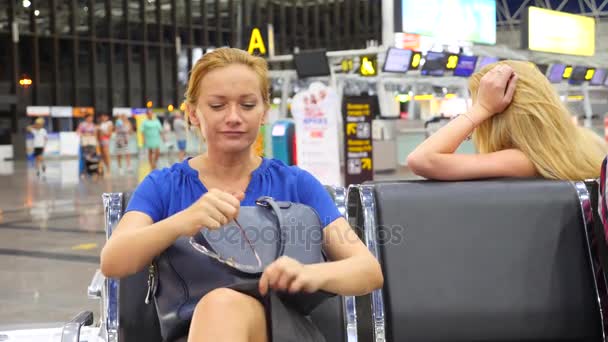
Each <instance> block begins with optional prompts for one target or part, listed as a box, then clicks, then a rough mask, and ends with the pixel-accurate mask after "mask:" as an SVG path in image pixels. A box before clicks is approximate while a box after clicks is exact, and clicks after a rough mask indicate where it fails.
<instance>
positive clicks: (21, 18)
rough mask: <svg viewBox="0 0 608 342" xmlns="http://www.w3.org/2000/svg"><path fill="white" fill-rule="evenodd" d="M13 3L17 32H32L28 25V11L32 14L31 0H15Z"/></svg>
mask: <svg viewBox="0 0 608 342" xmlns="http://www.w3.org/2000/svg"><path fill="white" fill-rule="evenodd" d="M14 1H15V0H14ZM15 5H16V7H15V15H16V17H15V20H16V21H17V24H18V25H19V33H23V32H32V26H31V25H30V13H31V14H33V11H34V8H33V7H34V6H33V3H32V0H16V1H15ZM2 7H4V6H2Z"/></svg>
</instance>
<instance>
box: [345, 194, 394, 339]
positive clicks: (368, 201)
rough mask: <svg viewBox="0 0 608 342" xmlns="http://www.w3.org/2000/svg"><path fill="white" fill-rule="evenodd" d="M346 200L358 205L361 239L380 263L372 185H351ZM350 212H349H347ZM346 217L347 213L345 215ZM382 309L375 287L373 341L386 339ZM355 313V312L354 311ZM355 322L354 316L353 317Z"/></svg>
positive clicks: (379, 296)
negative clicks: (361, 230) (360, 213)
mask: <svg viewBox="0 0 608 342" xmlns="http://www.w3.org/2000/svg"><path fill="white" fill-rule="evenodd" d="M346 197H347V202H348V203H349V206H350V203H351V201H353V202H354V203H357V202H358V204H359V205H360V210H361V211H362V214H363V227H362V228H363V239H364V242H365V245H366V246H367V248H368V250H369V251H370V252H371V253H372V255H373V256H374V257H375V258H376V259H377V260H378V262H379V263H380V264H382V259H381V257H380V247H379V246H378V243H379V242H378V238H377V236H378V232H377V224H376V196H375V194H374V187H373V185H351V186H349V187H348V190H347V195H346ZM349 214H350V213H349ZM347 218H348V215H347ZM384 313H385V309H384V293H383V289H377V290H374V291H372V293H371V314H372V329H373V341H375V342H385V341H386V319H385V314H384ZM355 314H356V313H355ZM355 322H356V318H355Z"/></svg>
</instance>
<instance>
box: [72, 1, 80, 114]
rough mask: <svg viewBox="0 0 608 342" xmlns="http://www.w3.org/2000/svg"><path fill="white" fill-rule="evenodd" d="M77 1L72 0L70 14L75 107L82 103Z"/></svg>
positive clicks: (73, 102)
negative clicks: (72, 40)
mask: <svg viewBox="0 0 608 342" xmlns="http://www.w3.org/2000/svg"><path fill="white" fill-rule="evenodd" d="M76 1H77V0H72V1H71V3H70V5H71V6H70V8H71V9H70V12H71V13H72V18H71V19H72V20H71V23H70V28H71V31H72V35H73V36H74V43H73V44H72V62H73V63H72V104H73V105H74V106H79V105H80V101H79V99H78V72H79V71H78V64H79V62H78V44H79V43H80V40H79V38H78V31H77V27H78V6H77V4H76Z"/></svg>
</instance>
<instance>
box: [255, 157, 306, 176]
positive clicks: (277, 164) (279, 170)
mask: <svg viewBox="0 0 608 342" xmlns="http://www.w3.org/2000/svg"><path fill="white" fill-rule="evenodd" d="M262 167H263V168H264V169H265V170H267V171H270V172H271V173H273V174H279V175H281V176H294V177H298V176H300V175H301V174H302V173H305V172H306V171H305V170H304V169H301V168H299V167H298V166H296V165H287V164H285V163H284V162H283V161H282V160H279V159H274V158H268V159H264V162H263V163H262Z"/></svg>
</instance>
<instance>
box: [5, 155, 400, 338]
mask: <svg viewBox="0 0 608 342" xmlns="http://www.w3.org/2000/svg"><path fill="white" fill-rule="evenodd" d="M169 162H170V160H168V159H167V158H165V157H163V158H161V161H160V167H163V166H167V165H169ZM149 170H150V168H149V165H148V164H147V162H146V161H143V160H142V161H141V162H138V160H137V159H135V161H134V167H133V171H132V172H124V173H121V172H119V170H118V168H117V165H116V161H113V168H112V175H111V176H108V177H104V178H100V179H91V178H80V177H79V176H78V162H77V161H76V160H62V161H58V160H57V161H48V162H47V171H46V177H44V178H38V177H37V176H36V174H35V172H34V170H33V168H32V166H31V164H30V163H27V162H24V161H23V162H19V161H16V162H7V161H2V162H0V209H1V211H0V284H2V285H1V286H0V288H1V289H2V290H1V291H0V307H1V308H2V309H1V310H0V331H1V330H5V329H12V328H18V327H21V326H24V327H25V326H29V325H31V324H48V323H58V322H65V321H67V320H69V319H71V318H72V317H73V316H74V315H75V314H76V313H77V312H79V311H82V310H91V311H93V312H94V313H95V315H97V312H98V309H99V306H98V302H97V301H95V300H92V299H88V298H87V295H86V289H87V286H88V284H89V282H90V280H91V278H92V276H93V274H94V273H95V270H96V269H97V268H98V265H99V253H100V250H101V248H102V247H103V244H104V241H105V233H104V229H103V207H102V203H101V194H102V193H103V192H119V191H128V190H132V189H134V188H135V187H136V186H137V184H138V182H139V181H140V180H141V179H143V177H145V175H146V174H147V173H148V172H149ZM375 178H376V179H378V180H381V179H390V178H401V179H404V178H412V174H411V173H410V172H409V171H408V170H407V169H404V168H400V169H398V170H397V171H395V172H391V173H383V174H378V175H376V177H375ZM97 318H98V317H96V318H95V319H97Z"/></svg>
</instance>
